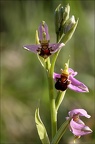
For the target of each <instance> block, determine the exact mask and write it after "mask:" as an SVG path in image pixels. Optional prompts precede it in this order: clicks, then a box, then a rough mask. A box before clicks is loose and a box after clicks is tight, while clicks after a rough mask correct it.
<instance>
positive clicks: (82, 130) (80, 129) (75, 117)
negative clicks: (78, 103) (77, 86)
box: [66, 109, 92, 139]
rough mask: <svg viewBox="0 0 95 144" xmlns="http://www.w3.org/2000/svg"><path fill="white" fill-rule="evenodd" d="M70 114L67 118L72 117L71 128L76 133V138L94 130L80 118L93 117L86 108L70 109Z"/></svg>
mask: <svg viewBox="0 0 95 144" xmlns="http://www.w3.org/2000/svg"><path fill="white" fill-rule="evenodd" d="M68 115H69V117H66V119H67V120H68V119H69V118H71V121H70V125H69V129H70V131H71V132H72V133H73V134H74V135H75V139H76V138H80V137H81V136H83V135H87V134H90V133H91V132H92V130H91V129H90V128H89V127H88V126H86V125H85V123H84V122H83V121H82V120H81V119H80V118H79V117H80V116H84V117H86V118H90V117H91V116H90V115H88V114H87V112H86V111H85V110H84V109H73V110H71V111H69V113H68Z"/></svg>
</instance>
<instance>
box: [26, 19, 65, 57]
mask: <svg viewBox="0 0 95 144" xmlns="http://www.w3.org/2000/svg"><path fill="white" fill-rule="evenodd" d="M38 38H39V44H37V45H25V46H24V48H25V49H27V50H29V51H31V52H34V53H35V54H37V53H38V54H39V55H40V56H41V57H43V58H44V59H46V58H47V57H48V56H50V55H52V54H53V53H55V52H57V51H58V50H59V49H60V48H62V47H63V46H64V45H65V44H64V43H53V44H50V36H49V33H48V26H47V24H46V23H45V22H44V21H43V22H42V23H41V24H40V26H39V28H38Z"/></svg>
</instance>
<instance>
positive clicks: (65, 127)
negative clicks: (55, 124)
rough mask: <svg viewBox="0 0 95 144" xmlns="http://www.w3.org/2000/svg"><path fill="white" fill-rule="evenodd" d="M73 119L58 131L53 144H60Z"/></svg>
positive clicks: (67, 121)
mask: <svg viewBox="0 0 95 144" xmlns="http://www.w3.org/2000/svg"><path fill="white" fill-rule="evenodd" d="M70 120H71V119H68V120H66V121H65V122H64V123H63V124H62V125H61V127H60V128H59V130H58V131H57V133H56V135H55V136H54V138H53V140H52V142H51V144H58V142H59V141H60V139H61V138H62V136H63V135H64V133H65V131H66V129H67V127H68V125H69V123H70Z"/></svg>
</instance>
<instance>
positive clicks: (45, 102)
mask: <svg viewBox="0 0 95 144" xmlns="http://www.w3.org/2000/svg"><path fill="white" fill-rule="evenodd" d="M60 3H61V4H62V5H63V6H65V5H66V4H67V3H69V4H70V7H71V12H70V16H71V15H74V16H75V17H76V18H79V24H78V27H77V29H76V31H75V33H74V35H73V37H72V39H71V40H70V41H69V42H68V43H67V44H66V46H65V47H64V48H63V49H62V50H61V52H60V54H59V57H58V59H57V62H56V66H55V71H56V72H60V69H61V68H63V66H64V63H65V62H67V60H68V58H69V55H70V67H72V68H73V69H74V70H75V71H77V72H78V73H79V75H77V76H76V78H77V79H79V80H80V81H82V82H83V83H85V84H86V85H87V86H88V88H89V93H75V92H73V91H71V90H69V89H68V90H67V93H66V95H65V99H64V101H63V102H62V104H61V106H60V109H59V112H58V127H60V125H61V124H62V123H63V121H65V117H66V116H67V113H68V111H69V110H71V109H73V108H83V109H85V110H87V112H88V114H90V115H91V118H90V119H86V118H84V119H83V120H84V122H85V123H86V125H88V126H89V127H90V128H91V129H92V130H93V133H92V134H89V135H87V136H83V137H82V138H81V139H79V140H78V141H77V142H76V143H77V144H94V142H95V133H94V130H95V125H94V122H95V119H94V118H95V109H94V108H95V107H94V104H95V101H94V100H95V99H94V89H95V85H94V72H95V71H94V52H95V51H94V30H95V29H94V12H95V7H94V4H95V3H94V0H71V1H69V0H62V1H60V0H48V1H46V0H43V1H41V0H31V1H29V0H13V1H12V0H0V48H1V66H0V68H1V80H0V82H1V89H0V90H1V118H0V121H1V122H0V124H1V144H41V142H40V140H39V137H38V134H37V130H36V126H35V121H34V114H35V109H36V108H37V107H40V115H41V118H42V120H43V122H44V124H45V126H46V128H47V131H48V134H49V136H50V131H51V130H50V110H49V98H48V83H47V78H46V73H45V71H44V69H43V67H42V66H41V64H40V62H39V61H38V59H37V56H36V55H35V54H33V53H31V52H29V51H27V50H25V49H23V45H26V44H34V43H35V30H36V29H37V28H38V26H39V24H40V22H41V21H42V20H44V21H46V23H47V24H48V27H49V34H50V37H51V42H53V43H54V42H55V41H56V36H55V27H54V10H55V8H56V7H57V6H58V5H59V4H60ZM50 137H51V136H50ZM63 143H64V144H73V135H72V133H71V132H69V130H67V131H66V133H65V135H64V137H63V138H62V139H61V141H60V144H63Z"/></svg>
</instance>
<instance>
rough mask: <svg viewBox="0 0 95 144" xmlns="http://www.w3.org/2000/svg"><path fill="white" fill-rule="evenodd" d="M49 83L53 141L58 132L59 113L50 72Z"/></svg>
mask: <svg viewBox="0 0 95 144" xmlns="http://www.w3.org/2000/svg"><path fill="white" fill-rule="evenodd" d="M48 74H49V75H48V82H49V98H50V111H51V131H52V139H53V137H54V136H55V134H56V132H57V117H56V115H57V113H56V108H55V96H54V84H53V73H52V71H51V68H50V71H49V73H48Z"/></svg>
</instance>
